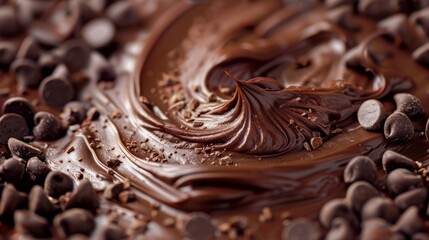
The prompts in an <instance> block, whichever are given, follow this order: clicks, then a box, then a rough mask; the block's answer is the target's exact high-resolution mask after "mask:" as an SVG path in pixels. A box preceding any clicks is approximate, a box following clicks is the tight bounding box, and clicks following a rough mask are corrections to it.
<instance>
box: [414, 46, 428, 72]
mask: <svg viewBox="0 0 429 240" xmlns="http://www.w3.org/2000/svg"><path fill="white" fill-rule="evenodd" d="M412 56H413V59H414V60H416V62H418V63H419V64H421V65H423V66H425V67H429V43H425V44H423V45H421V46H420V47H419V48H417V49H416V50H414V52H413V53H412Z"/></svg>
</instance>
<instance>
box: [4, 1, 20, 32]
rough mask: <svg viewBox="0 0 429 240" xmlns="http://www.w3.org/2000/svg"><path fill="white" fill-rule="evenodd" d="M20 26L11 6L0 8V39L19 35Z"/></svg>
mask: <svg viewBox="0 0 429 240" xmlns="http://www.w3.org/2000/svg"><path fill="white" fill-rule="evenodd" d="M20 29H21V26H20V25H19V22H18V19H17V18H16V14H15V10H14V9H13V8H12V7H11V6H2V7H0V37H10V36H14V35H16V34H18V33H19V31H20Z"/></svg>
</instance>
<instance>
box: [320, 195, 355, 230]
mask: <svg viewBox="0 0 429 240" xmlns="http://www.w3.org/2000/svg"><path fill="white" fill-rule="evenodd" d="M338 217H341V218H344V219H346V220H347V221H348V222H349V223H350V224H351V225H352V226H353V227H356V226H357V224H358V221H357V218H356V216H355V214H354V213H353V211H352V210H351V209H350V208H349V207H348V206H347V205H346V203H345V202H344V201H343V199H332V200H330V201H329V202H327V203H326V204H325V205H324V206H323V207H322V209H321V211H320V214H319V221H320V223H321V224H322V226H323V227H325V228H330V227H331V226H332V221H333V220H334V219H335V218H338Z"/></svg>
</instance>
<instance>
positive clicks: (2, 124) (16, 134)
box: [0, 113, 30, 145]
mask: <svg viewBox="0 0 429 240" xmlns="http://www.w3.org/2000/svg"><path fill="white" fill-rule="evenodd" d="M29 132H30V130H29V129H28V126H27V122H26V121H25V119H24V118H23V117H22V116H20V115H18V114H15V113H7V114H4V115H3V116H1V117H0V144H4V145H6V144H7V141H8V140H9V138H12V137H13V138H17V139H22V138H24V137H25V136H27V135H28V133H29Z"/></svg>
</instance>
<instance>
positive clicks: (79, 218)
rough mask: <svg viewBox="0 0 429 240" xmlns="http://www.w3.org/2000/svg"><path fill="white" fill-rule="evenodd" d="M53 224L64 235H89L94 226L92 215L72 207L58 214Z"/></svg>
mask: <svg viewBox="0 0 429 240" xmlns="http://www.w3.org/2000/svg"><path fill="white" fill-rule="evenodd" d="M54 226H55V228H56V229H58V231H59V232H60V233H61V235H62V236H64V237H69V236H71V235H73V234H83V235H86V236H89V234H91V232H92V231H93V230H94V228H95V221H94V216H93V215H92V214H91V213H90V212H88V211H86V210H83V209H79V208H74V209H70V210H67V211H65V212H63V213H61V214H58V215H57V216H56V217H55V219H54Z"/></svg>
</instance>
